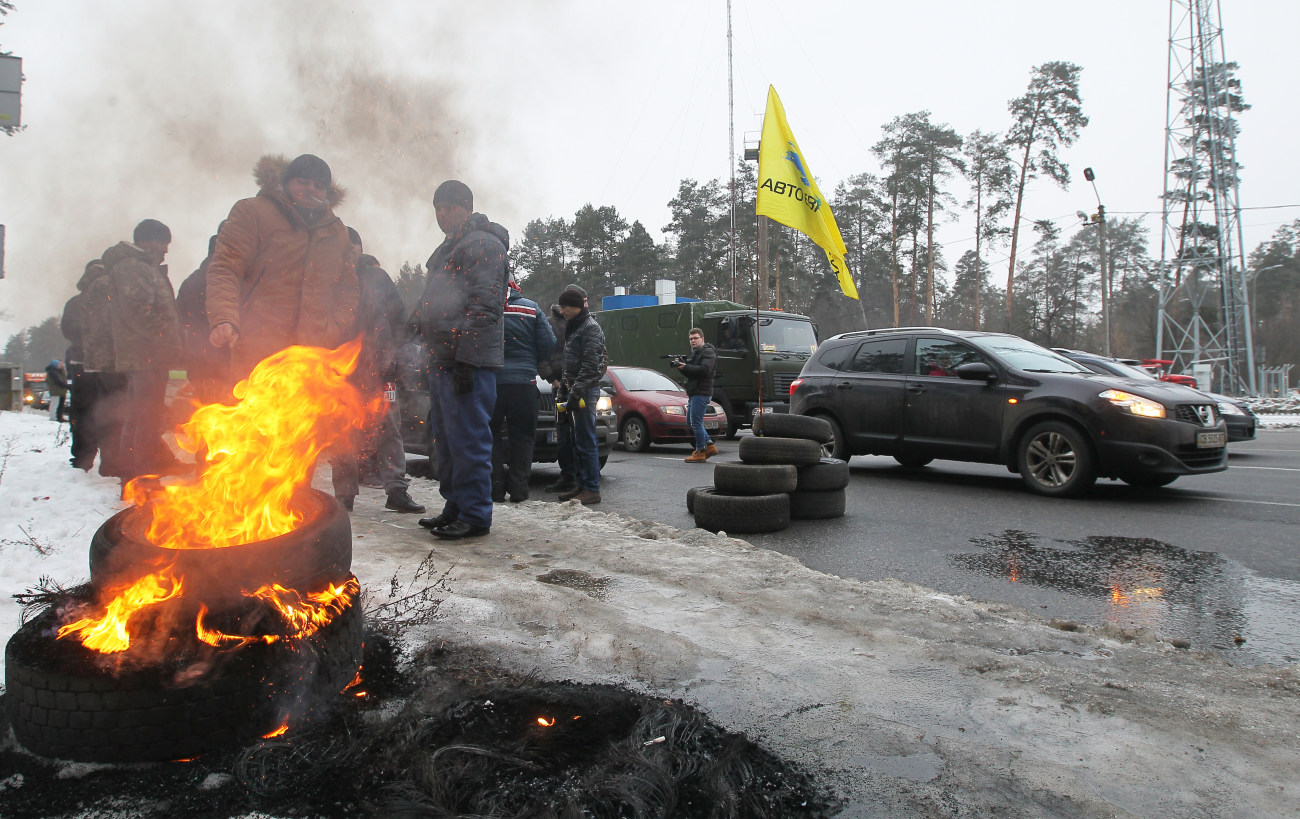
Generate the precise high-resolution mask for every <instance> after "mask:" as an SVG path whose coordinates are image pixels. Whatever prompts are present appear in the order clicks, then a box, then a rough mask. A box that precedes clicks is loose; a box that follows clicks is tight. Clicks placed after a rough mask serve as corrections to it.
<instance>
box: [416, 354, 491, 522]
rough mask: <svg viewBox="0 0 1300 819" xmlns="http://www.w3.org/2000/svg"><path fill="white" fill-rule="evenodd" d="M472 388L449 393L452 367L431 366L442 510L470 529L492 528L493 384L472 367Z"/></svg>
mask: <svg viewBox="0 0 1300 819" xmlns="http://www.w3.org/2000/svg"><path fill="white" fill-rule="evenodd" d="M473 372H474V389H472V390H471V391H470V392H468V393H466V394H465V395H456V394H455V392H454V391H453V390H452V383H451V380H452V376H451V367H450V366H447V367H444V366H443V365H442V364H440V363H438V362H434V363H433V364H432V365H431V366H430V367H429V425H430V431H431V432H432V434H433V455H434V461H435V463H436V464H437V468H438V494H440V495H442V497H443V500H444V501H446V503H445V504H444V506H443V508H442V511H443V513H444V514H447V515H449V516H451V517H453V518H456V519H458V520H463V521H465V522H466V523H468V524H469V525H471V526H484V527H486V526H491V525H492V424H491V421H492V408H493V406H495V405H496V400H497V379H496V374H495V373H493V372H492V370H483V369H477V368H475V369H474V370H473Z"/></svg>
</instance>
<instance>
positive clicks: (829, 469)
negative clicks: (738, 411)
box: [686, 414, 849, 534]
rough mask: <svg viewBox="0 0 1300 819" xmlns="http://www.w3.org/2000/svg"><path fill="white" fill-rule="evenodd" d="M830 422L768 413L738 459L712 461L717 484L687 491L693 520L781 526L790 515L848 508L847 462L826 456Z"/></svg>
mask: <svg viewBox="0 0 1300 819" xmlns="http://www.w3.org/2000/svg"><path fill="white" fill-rule="evenodd" d="M832 434H833V433H832V430H831V425H830V424H829V423H827V422H826V421H824V420H822V419H820V418H812V417H809V416H806V415H788V414H764V415H760V416H758V418H757V419H756V420H755V423H754V435H753V436H752V437H748V438H742V439H741V441H740V461H739V462H734V461H731V462H727V461H721V462H718V463H717V464H715V465H714V467H713V486H697V487H695V488H694V489H691V490H690V491H688V492H687V493H686V509H687V511H688V512H690V513H691V514H693V515H695V525H696V526H697V527H699V528H701V529H708V530H710V531H713V532H718V531H724V532H727V533H728V534H754V533H760V532H778V531H780V530H782V529H785V528H786V527H788V526H789V525H790V521H791V519H795V520H800V519H802V520H812V519H825V518H837V517H840V516H842V515H843V514H844V505H845V495H844V488H845V487H846V486H848V483H849V465H848V463H847V462H845V461H841V460H838V459H836V458H827V457H824V455H825V453H824V452H823V446H824V445H828V444H830V443H831V441H832Z"/></svg>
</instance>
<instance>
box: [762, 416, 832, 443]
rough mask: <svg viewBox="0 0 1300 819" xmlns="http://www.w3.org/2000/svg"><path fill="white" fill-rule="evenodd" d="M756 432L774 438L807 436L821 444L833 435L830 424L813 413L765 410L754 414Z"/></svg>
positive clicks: (808, 438)
mask: <svg viewBox="0 0 1300 819" xmlns="http://www.w3.org/2000/svg"><path fill="white" fill-rule="evenodd" d="M754 434H755V435H763V436H768V437H772V438H805V439H807V440H809V441H816V442H817V443H819V444H825V443H829V442H830V440H831V438H832V437H833V433H832V430H831V426H830V424H828V423H826V422H825V421H824V420H822V419H821V418H814V417H813V416H811V415H791V414H790V413H785V412H765V413H762V414H760V415H755V416H754Z"/></svg>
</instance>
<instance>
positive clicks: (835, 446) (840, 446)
mask: <svg viewBox="0 0 1300 819" xmlns="http://www.w3.org/2000/svg"><path fill="white" fill-rule="evenodd" d="M815 417H817V418H820V419H822V420H823V421H825V422H826V423H828V424H830V425H831V439H830V440H829V441H827V442H826V443H824V444H822V457H823V458H835V459H837V460H841V461H845V462H847V461H848V460H849V442H848V441H847V440H846V439H845V438H844V427H842V426H840V422H839V421H836V420H835V419H834V418H832V417H831V416H829V415H827V414H825V413H818V414H817V415H816V416H815Z"/></svg>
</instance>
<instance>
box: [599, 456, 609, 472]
mask: <svg viewBox="0 0 1300 819" xmlns="http://www.w3.org/2000/svg"><path fill="white" fill-rule="evenodd" d="M599 461H600V468H601V469H604V468H605V464H607V463H609V456H608V455H601V456H600V459H599Z"/></svg>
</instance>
